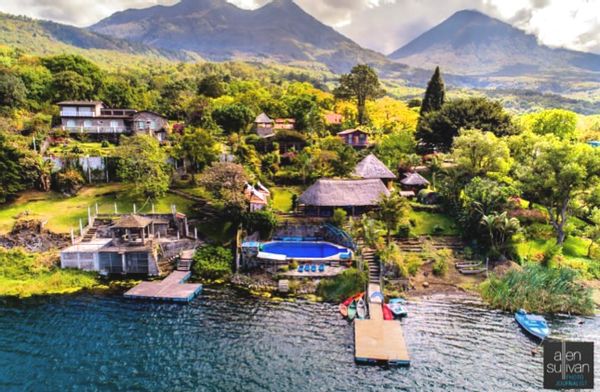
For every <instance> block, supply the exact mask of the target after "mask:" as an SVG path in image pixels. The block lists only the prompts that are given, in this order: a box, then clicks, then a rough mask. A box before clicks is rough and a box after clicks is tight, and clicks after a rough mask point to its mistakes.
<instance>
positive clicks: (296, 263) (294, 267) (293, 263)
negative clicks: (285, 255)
mask: <svg viewBox="0 0 600 392" xmlns="http://www.w3.org/2000/svg"><path fill="white" fill-rule="evenodd" d="M297 268H298V262H297V261H296V260H292V262H291V263H290V270H292V271H293V270H295V269H297Z"/></svg>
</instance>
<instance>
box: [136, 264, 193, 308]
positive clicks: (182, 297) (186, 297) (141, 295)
mask: <svg viewBox="0 0 600 392" xmlns="http://www.w3.org/2000/svg"><path fill="white" fill-rule="evenodd" d="M191 275H192V273H191V271H173V272H171V274H169V276H167V277H166V278H165V279H163V280H161V281H158V282H142V283H140V284H138V285H137V286H135V287H133V288H132V289H130V290H129V291H127V292H126V293H125V297H126V298H137V299H152V300H162V301H175V302H190V301H191V300H192V299H194V297H195V296H196V295H198V294H199V293H200V292H201V291H202V285H201V284H197V283H185V282H186V281H187V280H188V279H189V278H190V276H191Z"/></svg>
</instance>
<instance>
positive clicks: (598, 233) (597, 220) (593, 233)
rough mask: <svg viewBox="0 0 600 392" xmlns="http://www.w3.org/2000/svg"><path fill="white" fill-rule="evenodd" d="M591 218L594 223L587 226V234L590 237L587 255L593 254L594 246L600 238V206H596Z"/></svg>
mask: <svg viewBox="0 0 600 392" xmlns="http://www.w3.org/2000/svg"><path fill="white" fill-rule="evenodd" d="M589 220H590V221H591V223H592V224H590V225H588V226H587V227H586V228H585V236H586V237H587V238H589V239H590V244H589V246H588V251H587V257H591V256H592V247H593V245H594V244H595V243H597V242H598V241H599V240H600V208H597V207H596V208H594V209H593V210H592V213H591V214H590V217H589Z"/></svg>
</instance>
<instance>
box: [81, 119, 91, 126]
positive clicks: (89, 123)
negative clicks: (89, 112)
mask: <svg viewBox="0 0 600 392" xmlns="http://www.w3.org/2000/svg"><path fill="white" fill-rule="evenodd" d="M83 127H84V128H91V127H92V120H83Z"/></svg>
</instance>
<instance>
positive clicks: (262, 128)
mask: <svg viewBox="0 0 600 392" xmlns="http://www.w3.org/2000/svg"><path fill="white" fill-rule="evenodd" d="M254 125H255V126H256V133H257V134H258V136H260V137H263V138H265V137H270V136H273V135H274V134H275V133H274V131H273V125H274V121H273V120H272V119H271V118H269V116H267V115H266V114H265V113H261V114H259V115H258V116H257V117H256V119H255V120H254Z"/></svg>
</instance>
